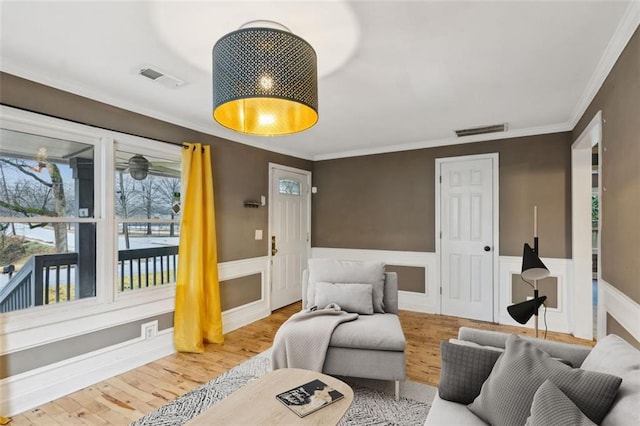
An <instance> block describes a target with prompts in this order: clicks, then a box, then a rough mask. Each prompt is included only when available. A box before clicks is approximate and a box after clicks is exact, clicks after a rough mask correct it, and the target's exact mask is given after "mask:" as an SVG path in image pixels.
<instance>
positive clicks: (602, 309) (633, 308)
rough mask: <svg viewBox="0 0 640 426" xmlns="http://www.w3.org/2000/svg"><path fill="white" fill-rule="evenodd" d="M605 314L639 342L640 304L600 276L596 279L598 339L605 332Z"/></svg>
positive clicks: (604, 334)
mask: <svg viewBox="0 0 640 426" xmlns="http://www.w3.org/2000/svg"><path fill="white" fill-rule="evenodd" d="M607 314H609V315H611V316H612V317H613V318H615V320H616V321H617V322H618V323H619V324H620V325H621V326H622V327H624V328H625V329H626V330H627V331H628V332H629V334H631V335H632V336H633V337H634V339H636V340H637V341H639V342H640V304H638V303H636V302H635V301H634V300H632V299H631V298H630V297H629V296H627V295H626V294H624V293H622V292H621V291H620V290H618V289H617V288H615V287H614V286H612V285H611V284H609V283H608V282H606V281H605V280H603V279H602V278H600V279H599V280H598V340H599V339H602V338H603V337H604V336H606V334H607Z"/></svg>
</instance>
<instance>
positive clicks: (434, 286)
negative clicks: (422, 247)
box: [311, 247, 440, 313]
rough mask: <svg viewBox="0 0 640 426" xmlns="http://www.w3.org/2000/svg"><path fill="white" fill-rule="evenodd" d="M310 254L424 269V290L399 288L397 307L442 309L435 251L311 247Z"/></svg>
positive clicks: (436, 310)
mask: <svg viewBox="0 0 640 426" xmlns="http://www.w3.org/2000/svg"><path fill="white" fill-rule="evenodd" d="M311 257H316V258H329V259H344V260H373V261H380V262H384V263H386V264H388V265H398V266H415V267H419V268H424V273H425V277H424V283H425V291H424V293H418V292H413V291H399V292H398V306H399V308H400V309H404V310H407V311H415V312H425V313H439V312H440V281H439V276H438V257H437V255H436V254H435V253H429V252H416V251H392V250H364V249H342V248H327V247H312V248H311Z"/></svg>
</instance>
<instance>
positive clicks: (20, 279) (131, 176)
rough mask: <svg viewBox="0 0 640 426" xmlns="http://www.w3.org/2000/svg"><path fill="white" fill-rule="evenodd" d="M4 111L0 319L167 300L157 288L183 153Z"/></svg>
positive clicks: (172, 246)
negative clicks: (133, 301)
mask: <svg viewBox="0 0 640 426" xmlns="http://www.w3.org/2000/svg"><path fill="white" fill-rule="evenodd" d="M2 113H3V114H2V117H1V118H2V122H1V123H0V124H1V125H0V272H1V273H0V313H5V312H7V313H12V312H14V311H24V310H29V309H32V308H38V309H50V310H51V312H58V313H60V314H61V315H62V316H64V315H66V316H67V317H72V316H73V315H75V314H74V312H75V311H76V310H75V309H74V310H69V309H62V308H63V306H60V305H65V304H68V303H80V304H87V303H88V304H90V305H96V304H100V305H101V306H103V308H101V309H107V308H104V306H108V305H109V304H114V306H115V305H117V303H119V301H121V300H122V301H123V302H124V303H129V302H126V300H128V299H127V298H128V297H130V296H133V295H134V294H138V296H136V297H137V299H136V300H138V301H140V300H142V301H144V300H147V301H148V302H151V301H153V300H156V299H158V298H159V297H163V298H166V297H171V296H170V295H169V296H168V293H166V292H164V293H162V292H161V291H160V290H161V288H167V287H170V284H173V283H175V278H176V267H177V256H178V239H179V235H180V222H179V213H180V193H181V184H180V168H181V161H180V159H181V148H180V147H179V146H176V145H171V144H166V143H161V142H156V141H151V140H148V139H142V138H137V137H133V136H128V135H122V134H118V133H114V132H109V131H107V130H101V129H95V128H88V127H86V126H82V125H77V124H75V123H68V122H64V121H61V120H56V119H51V118H48V117H42V116H39V115H37V114H31V113H26V112H22V111H17V110H13V109H11V108H8V107H2ZM24 117H27V118H26V119H25V118H24ZM141 291H143V293H140V292H141ZM158 291H160V293H158ZM149 292H151V293H149ZM140 294H143V296H140ZM154 294H155V296H154ZM159 295H163V296H159ZM158 300H160V299H158ZM162 300H164V299H162ZM129 305H130V303H129ZM56 306H60V309H59V310H56V309H58V308H56ZM78 306H84V305H78ZM114 309H116V307H114ZM33 318H40V319H38V321H42V319H41V318H42V317H41V316H34V317H33ZM65 318H66V317H65Z"/></svg>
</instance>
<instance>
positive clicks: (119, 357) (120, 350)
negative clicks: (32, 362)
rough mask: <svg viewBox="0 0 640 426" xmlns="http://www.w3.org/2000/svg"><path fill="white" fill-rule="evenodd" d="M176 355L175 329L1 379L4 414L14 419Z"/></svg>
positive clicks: (0, 386) (1, 409)
mask: <svg viewBox="0 0 640 426" xmlns="http://www.w3.org/2000/svg"><path fill="white" fill-rule="evenodd" d="M174 352H175V348H174V346H173V328H169V329H165V330H162V331H160V332H159V333H158V334H157V335H156V336H155V337H153V338H150V339H144V338H142V337H139V338H137V339H133V340H129V341H127V342H124V343H121V344H118V345H114V346H109V347H107V348H103V349H100V350H97V351H93V352H90V353H87V354H83V355H79V356H76V357H73V358H69V359H66V360H64V361H60V362H56V363H54V364H50V365H47V366H44V367H40V368H37V369H35V370H30V371H27V372H25V373H21V374H17V375H14V376H11V377H7V378H5V379H2V380H0V395H1V396H0V413H2V415H4V416H13V415H16V414H18V413H21V412H23V411H26V410H30V409H32V408H34V407H37V406H39V405H42V404H45V403H47V402H49V401H51V400H54V399H57V398H61V397H63V396H65V395H68V394H70V393H72V392H75V391H77V390H79V389H82V388H85V387H87V386H91V385H93V384H94V383H97V382H100V381H102V380H106V379H108V378H110V377H113V376H115V375H118V374H122V373H124V372H126V371H128V370H131V369H133V368H137V367H140V366H142V365H144V364H147V363H149V362H152V361H155V360H157V359H159V358H162V357H165V356H167V355H171V354H172V353H174Z"/></svg>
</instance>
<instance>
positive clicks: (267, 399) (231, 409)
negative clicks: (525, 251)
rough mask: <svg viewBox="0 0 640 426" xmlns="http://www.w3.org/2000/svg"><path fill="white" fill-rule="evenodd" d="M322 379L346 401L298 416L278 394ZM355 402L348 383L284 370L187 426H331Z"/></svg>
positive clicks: (303, 371)
mask: <svg viewBox="0 0 640 426" xmlns="http://www.w3.org/2000/svg"><path fill="white" fill-rule="evenodd" d="M314 379H319V380H322V381H323V382H324V383H326V384H327V385H329V386H331V387H332V388H334V389H335V390H337V391H340V392H342V394H343V395H344V398H342V399H340V400H338V401H336V402H334V403H332V404H329V405H327V406H326V407H322V408H320V409H319V410H318V411H316V412H314V413H311V414H309V415H307V416H305V417H302V418H300V417H298V416H297V415H296V414H295V413H294V412H293V411H291V410H289V409H288V408H287V407H286V406H285V405H284V404H282V403H281V402H280V401H278V400H277V399H276V395H277V394H279V393H281V392H284V391H287V390H289V389H291V388H294V387H296V386H298V385H302V384H304V383H307V382H310V381H311V380H314ZM352 402H353V390H352V389H351V388H350V387H349V385H347V384H346V383H344V382H342V381H340V380H338V379H336V378H335V377H331V376H327V375H326V374H322V373H316V372H315V371H308V370H301V369H298V368H282V369H279V370H275V371H271V372H269V373H267V374H265V375H264V376H262V377H260V378H258V379H256V380H254V381H252V382H249V383H248V384H247V385H246V386H244V387H243V388H241V389H239V390H238V391H236V392H234V393H233V394H231V395H229V396H228V397H226V398H225V399H223V400H222V401H220V402H218V403H216V404H215V405H213V406H212V407H211V408H209V409H208V410H206V411H205V412H203V413H202V414H200V415H199V416H197V417H195V418H193V419H192V420H191V421H189V422H188V423H187V424H188V425H207V426H210V425H274V426H275V425H329V424H334V425H335V424H337V423H338V422H339V421H340V419H341V418H342V416H344V413H346V412H347V410H348V409H349V407H350V406H351V403H352Z"/></svg>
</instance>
